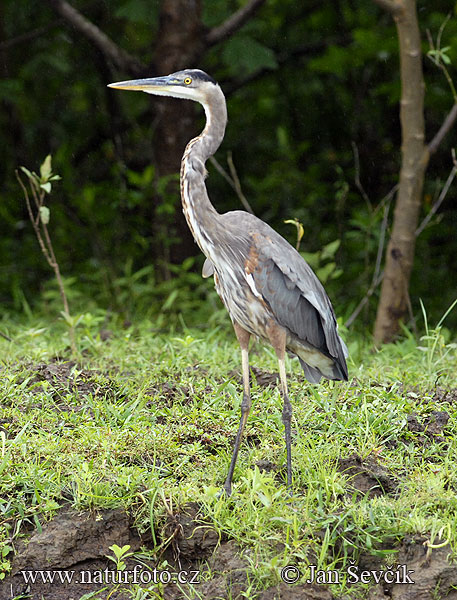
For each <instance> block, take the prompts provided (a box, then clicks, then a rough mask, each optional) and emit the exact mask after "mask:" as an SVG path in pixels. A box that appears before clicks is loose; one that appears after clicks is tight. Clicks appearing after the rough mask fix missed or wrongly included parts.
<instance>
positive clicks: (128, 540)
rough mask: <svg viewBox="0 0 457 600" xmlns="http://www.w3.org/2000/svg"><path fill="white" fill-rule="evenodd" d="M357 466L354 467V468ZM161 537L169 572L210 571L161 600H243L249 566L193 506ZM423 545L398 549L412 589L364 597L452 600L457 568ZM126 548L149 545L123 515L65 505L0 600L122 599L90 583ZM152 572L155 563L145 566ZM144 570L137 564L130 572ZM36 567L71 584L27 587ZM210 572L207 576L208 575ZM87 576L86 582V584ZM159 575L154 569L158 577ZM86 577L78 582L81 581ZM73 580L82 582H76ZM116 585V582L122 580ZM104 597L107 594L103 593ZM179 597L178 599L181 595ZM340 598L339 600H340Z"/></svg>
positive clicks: (368, 561) (321, 590) (308, 593)
mask: <svg viewBox="0 0 457 600" xmlns="http://www.w3.org/2000/svg"><path fill="white" fill-rule="evenodd" d="M358 468H360V466H359V467H358ZM162 535H163V536H164V537H165V538H171V543H170V545H169V547H168V548H167V550H166V554H165V555H162V557H161V558H162V560H163V559H164V558H166V559H167V560H168V563H169V564H170V565H171V566H170V570H171V571H172V572H178V571H183V570H185V571H186V573H187V576H188V577H193V576H195V577H196V578H197V581H200V578H202V579H203V578H205V579H206V577H205V573H206V574H207V575H208V572H209V573H210V574H211V578H210V579H209V580H207V581H201V582H200V583H198V584H196V585H198V587H196V588H194V587H193V586H192V585H183V586H181V587H182V590H183V591H181V590H180V589H179V586H177V585H175V584H174V583H169V584H168V585H165V586H162V589H163V591H162V592H158V593H159V594H162V595H161V596H160V595H158V596H157V598H160V597H163V598H164V600H185V599H189V598H195V597H196V596H195V594H194V592H193V590H194V589H196V590H198V593H199V594H200V597H202V598H205V599H208V600H242V598H244V597H245V596H244V595H243V594H244V592H245V591H246V590H247V589H248V588H249V579H248V566H249V561H248V560H247V558H243V557H242V556H243V555H242V553H241V551H240V548H238V547H237V545H236V544H235V543H234V541H227V540H224V539H220V538H219V536H218V535H217V533H216V532H215V531H214V529H212V528H211V527H210V526H209V525H208V524H207V523H206V522H205V520H204V517H203V515H202V514H201V512H200V509H199V506H198V505H197V504H196V503H192V504H189V505H187V506H186V507H184V508H183V509H182V510H181V511H180V512H178V513H176V514H173V515H170V516H169V518H168V521H167V523H166V525H165V527H164V529H163V532H162ZM424 542H425V540H424V539H421V538H411V539H410V540H405V541H404V543H403V545H402V546H401V547H400V548H399V549H398V554H397V558H396V563H397V564H405V565H407V570H408V572H409V573H410V576H411V578H412V579H413V581H414V582H415V583H414V585H411V584H403V583H394V584H386V583H384V584H382V583H380V584H378V585H377V586H375V587H373V588H372V589H371V590H370V592H369V594H368V596H366V600H382V599H393V600H431V599H432V598H433V597H435V596H432V592H433V590H436V589H438V588H439V591H440V594H441V595H440V596H439V597H440V598H446V599H448V600H457V592H456V591H455V590H454V588H455V587H456V586H457V566H454V565H451V564H450V563H449V561H448V554H449V548H447V547H444V548H439V549H434V550H433V551H430V549H428V547H427V546H426V544H424ZM112 544H117V545H118V546H123V545H124V544H129V545H130V546H131V550H138V549H139V548H140V547H141V546H143V547H148V546H150V544H151V542H150V539H149V538H141V537H140V536H139V535H138V533H137V532H136V531H135V530H133V529H132V527H131V525H130V523H129V519H128V517H127V515H126V514H125V513H124V512H123V511H122V510H106V511H98V512H96V513H93V514H88V513H78V512H76V511H74V510H72V509H68V508H64V509H62V510H61V511H60V512H59V513H58V515H57V516H56V517H55V518H54V519H53V520H52V521H50V522H49V523H47V524H45V525H44V526H43V529H42V531H41V532H38V531H35V532H34V533H33V534H32V535H31V537H30V538H29V541H28V543H27V544H25V543H23V544H21V546H20V547H18V549H17V550H18V553H17V555H16V557H15V559H14V562H13V574H12V575H11V576H10V577H8V578H6V579H5V580H4V581H3V582H1V583H0V600H10V599H13V598H16V597H18V596H20V597H21V598H24V599H25V598H28V599H29V600H42V599H43V598H44V599H45V600H79V599H80V598H81V597H82V596H83V595H84V594H89V593H93V592H95V591H96V590H101V589H105V592H103V593H102V594H101V595H100V596H98V597H99V598H106V597H107V596H108V594H111V595H110V596H109V598H110V599H113V600H128V599H129V598H130V596H129V595H128V592H127V591H126V588H125V586H123V585H122V584H121V585H118V586H115V585H113V583H112V582H111V583H108V585H103V584H102V583H100V581H97V580H96V578H97V573H98V576H99V577H101V573H102V572H104V573H105V576H106V573H108V577H115V573H116V571H115V566H114V563H112V562H110V561H108V560H107V559H106V555H107V554H109V555H112V554H113V553H112V551H110V550H109V546H111V545H112ZM136 564H137V563H135V562H132V561H130V560H128V561H127V571H129V572H130V573H132V572H133V569H134V568H135V565H136ZM149 566H150V568H151V569H154V567H155V565H154V564H153V563H151V564H150V565H149ZM140 568H141V569H143V567H142V566H141V565H139V566H137V569H140ZM358 568H359V571H361V570H367V571H369V570H379V569H380V568H381V565H380V563H379V561H378V559H376V558H375V557H373V556H371V555H367V556H366V557H361V559H360V561H359V564H358ZM32 569H38V570H41V571H48V572H49V573H53V572H61V571H62V570H66V571H67V572H71V573H73V581H72V583H62V582H61V581H60V580H59V576H58V575H55V580H54V582H53V583H49V582H47V583H43V581H42V580H40V579H38V580H37V581H36V583H33V584H30V583H26V582H25V581H24V576H23V574H22V572H23V570H32ZM208 570H209V571H208ZM89 572H90V574H91V576H92V578H93V579H94V581H93V582H88V573H89ZM158 573H160V572H158ZM84 578H85V579H84ZM80 581H85V583H81V582H80ZM121 583H122V582H121ZM331 588H332V586H331V585H319V584H317V583H312V584H307V583H304V584H299V585H288V584H286V583H281V584H280V585H277V586H273V587H270V588H268V589H267V590H264V591H260V592H258V595H257V600H340V599H339V598H338V597H337V596H334V595H333V594H332V589H331ZM103 594H106V595H103ZM184 594H185V595H184ZM341 600H344V599H341Z"/></svg>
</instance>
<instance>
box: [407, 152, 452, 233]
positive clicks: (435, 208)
mask: <svg viewBox="0 0 457 600" xmlns="http://www.w3.org/2000/svg"><path fill="white" fill-rule="evenodd" d="M451 152H452V162H453V163H454V166H453V167H452V169H451V172H450V173H449V176H448V178H447V180H446V183H445V184H444V186H443V189H442V190H441V193H440V195H439V196H438V200H437V201H436V202H435V203H434V205H433V206H432V208H431V209H430V212H429V213H428V215H427V216H426V217H425V218H424V220H423V221H422V223H421V224H420V225H419V227H418V228H417V229H416V231H415V235H416V237H417V236H418V235H420V234H421V233H422V232H423V231H424V229H425V228H426V227H427V225H428V224H429V222H430V220H431V219H432V217H433V215H434V214H436V212H437V211H438V209H439V207H440V206H441V204H442V203H443V200H444V199H445V198H446V194H447V193H448V191H449V188H450V187H451V184H452V182H453V181H454V178H455V176H456V175H457V159H456V156H455V150H454V148H452V151H451Z"/></svg>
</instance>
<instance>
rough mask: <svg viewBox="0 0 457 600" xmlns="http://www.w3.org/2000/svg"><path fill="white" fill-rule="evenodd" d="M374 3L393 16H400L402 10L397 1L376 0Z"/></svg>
mask: <svg viewBox="0 0 457 600" xmlns="http://www.w3.org/2000/svg"><path fill="white" fill-rule="evenodd" d="M374 2H375V4H377V5H378V6H380V7H381V8H383V9H384V10H386V11H387V12H390V13H391V14H392V15H396V14H398V13H399V12H400V11H401V9H402V6H401V4H399V3H398V2H395V0H374Z"/></svg>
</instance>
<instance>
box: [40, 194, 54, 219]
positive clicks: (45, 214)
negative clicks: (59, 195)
mask: <svg viewBox="0 0 457 600" xmlns="http://www.w3.org/2000/svg"><path fill="white" fill-rule="evenodd" d="M41 187H43V186H41ZM50 216H51V212H50V210H49V208H48V207H47V206H40V219H41V222H42V223H43V225H47V224H48V223H49V217H50Z"/></svg>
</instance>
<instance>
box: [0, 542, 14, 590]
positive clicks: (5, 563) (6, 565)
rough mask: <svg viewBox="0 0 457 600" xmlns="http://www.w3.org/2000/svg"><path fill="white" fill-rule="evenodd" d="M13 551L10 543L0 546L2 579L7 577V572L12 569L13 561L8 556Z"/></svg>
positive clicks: (0, 578) (0, 577)
mask: <svg viewBox="0 0 457 600" xmlns="http://www.w3.org/2000/svg"><path fill="white" fill-rule="evenodd" d="M11 551H12V547H11V546H9V545H8V544H4V545H2V546H0V581H1V580H2V579H5V577H6V575H7V573H9V571H10V570H11V561H9V560H8V559H7V558H6V557H7V556H8V554H9V553H10V552H11Z"/></svg>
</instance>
